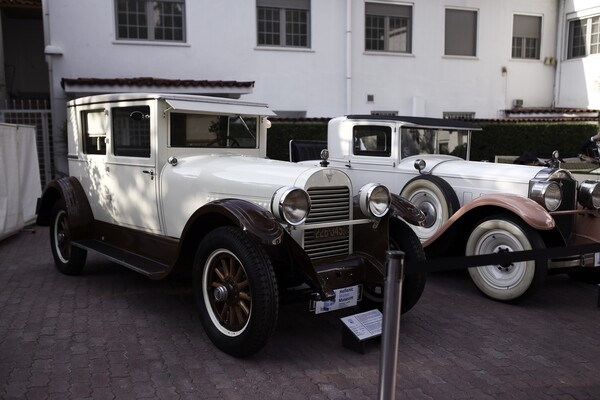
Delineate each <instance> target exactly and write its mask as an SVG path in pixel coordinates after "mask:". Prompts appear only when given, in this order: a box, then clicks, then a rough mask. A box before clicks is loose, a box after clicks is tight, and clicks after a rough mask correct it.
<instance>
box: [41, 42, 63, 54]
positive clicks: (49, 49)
mask: <svg viewBox="0 0 600 400" xmlns="http://www.w3.org/2000/svg"><path fill="white" fill-rule="evenodd" d="M44 54H45V55H47V56H62V55H63V51H62V49H61V48H60V47H58V46H53V45H51V44H49V45H48V46H46V47H44Z"/></svg>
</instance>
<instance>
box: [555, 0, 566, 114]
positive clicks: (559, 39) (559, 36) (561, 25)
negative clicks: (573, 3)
mask: <svg viewBox="0 0 600 400" xmlns="http://www.w3.org/2000/svg"><path fill="white" fill-rule="evenodd" d="M557 2H558V15H557V16H556V70H555V71H554V98H553V99H552V107H556V105H557V104H558V103H559V99H560V83H561V74H562V66H561V64H562V59H563V55H564V52H563V50H562V49H563V45H562V44H563V43H564V40H565V34H564V32H565V30H564V29H565V27H566V24H567V19H566V17H565V0H557Z"/></svg>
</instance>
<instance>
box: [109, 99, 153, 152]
mask: <svg viewBox="0 0 600 400" xmlns="http://www.w3.org/2000/svg"><path fill="white" fill-rule="evenodd" d="M141 109H144V111H141ZM121 111H124V112H125V116H126V117H125V118H124V119H123V120H124V121H127V128H125V131H127V133H128V139H131V138H135V137H136V136H135V135H140V134H142V135H144V136H143V137H142V139H143V141H144V143H143V145H138V146H131V145H129V146H127V145H123V144H122V143H119V142H120V140H122V139H123V137H122V136H121V135H120V133H121V132H122V128H120V127H118V126H117V121H119V122H121V121H120V120H118V118H117V117H118V116H119V115H118V114H119V113H120V112H121ZM145 111H146V112H147V114H145V113H144V112H145ZM134 112H140V113H141V114H142V115H143V116H142V119H140V120H139V121H136V120H134V119H133V118H132V114H133V113H134ZM127 113H128V115H127ZM110 116H111V118H110V119H111V121H110V123H111V140H110V142H111V152H112V155H113V156H114V157H135V158H144V159H150V158H152V121H151V118H150V116H151V107H150V106H149V105H147V104H140V105H126V106H118V107H112V108H111V109H110ZM136 123H137V124H139V125H141V124H142V123H144V124H147V127H145V126H142V128H144V129H145V131H138V132H133V131H131V128H130V125H131V124H136ZM140 137H141V136H140ZM138 139H139V137H138ZM145 142H147V143H145Z"/></svg>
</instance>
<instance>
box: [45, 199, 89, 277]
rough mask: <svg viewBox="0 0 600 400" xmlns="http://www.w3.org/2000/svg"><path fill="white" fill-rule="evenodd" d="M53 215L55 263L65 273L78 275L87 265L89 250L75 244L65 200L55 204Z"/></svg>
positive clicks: (53, 254) (51, 245)
mask: <svg viewBox="0 0 600 400" xmlns="http://www.w3.org/2000/svg"><path fill="white" fill-rule="evenodd" d="M51 215H52V219H51V224H50V247H51V248H52V257H53V258H54V265H55V266H56V268H57V269H58V270H59V271H60V272H62V273H63V274H65V275H78V274H80V273H81V270H82V269H83V267H84V265H85V260H86V258H87V251H85V250H83V249H81V248H79V247H75V246H73V243H72V238H71V223H70V220H69V214H68V213H67V207H66V206H65V202H64V201H63V200H60V201H58V202H56V203H55V204H54V206H53V207H52V213H51Z"/></svg>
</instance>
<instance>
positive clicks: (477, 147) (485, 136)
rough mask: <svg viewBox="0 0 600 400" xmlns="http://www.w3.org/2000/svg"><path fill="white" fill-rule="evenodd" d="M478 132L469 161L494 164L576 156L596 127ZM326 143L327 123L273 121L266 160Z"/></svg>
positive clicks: (506, 126)
mask: <svg viewBox="0 0 600 400" xmlns="http://www.w3.org/2000/svg"><path fill="white" fill-rule="evenodd" d="M479 125H480V126H481V127H482V129H483V130H482V131H478V132H473V134H472V139H471V159H472V160H476V161H480V160H487V161H492V162H493V161H494V158H495V156H496V155H514V156H519V155H521V154H523V153H525V152H530V153H533V154H535V155H538V156H544V157H545V156H549V155H550V154H551V153H552V151H554V150H558V151H559V152H560V154H561V155H562V156H563V157H569V156H572V155H576V154H578V153H579V149H580V148H581V145H582V144H583V143H584V141H586V140H588V139H589V138H590V137H591V136H593V135H595V134H596V133H597V131H598V125H597V124H589V123H555V122H554V123H506V122H503V123H479ZM291 139H302V140H327V121H326V120H324V121H323V122H288V121H277V120H275V121H273V124H272V127H271V128H270V129H269V130H268V138H267V146H268V147H267V156H268V157H269V158H272V159H276V160H285V161H288V160H289V141H290V140H291Z"/></svg>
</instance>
